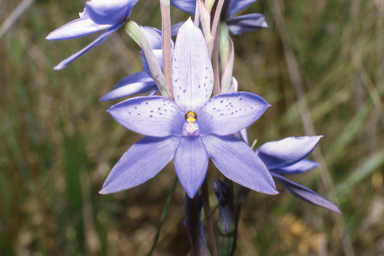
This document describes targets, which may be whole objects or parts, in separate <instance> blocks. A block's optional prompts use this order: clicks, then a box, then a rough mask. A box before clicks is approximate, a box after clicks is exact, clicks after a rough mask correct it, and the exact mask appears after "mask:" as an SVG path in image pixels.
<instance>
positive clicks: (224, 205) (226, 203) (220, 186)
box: [213, 180, 236, 256]
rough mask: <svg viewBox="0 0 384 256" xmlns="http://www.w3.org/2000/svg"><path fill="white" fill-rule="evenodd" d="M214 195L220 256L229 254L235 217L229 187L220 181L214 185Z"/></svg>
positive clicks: (233, 234)
mask: <svg viewBox="0 0 384 256" xmlns="http://www.w3.org/2000/svg"><path fill="white" fill-rule="evenodd" d="M213 186H214V189H215V195H216V198H217V202H218V206H219V218H218V221H217V225H218V228H219V252H220V256H227V255H230V254H231V251H232V248H233V242H234V240H235V229H236V224H235V216H234V210H233V209H234V208H233V193H232V190H231V188H230V187H229V185H228V184H227V183H226V182H224V181H221V180H217V181H216V182H215V183H214V185H213Z"/></svg>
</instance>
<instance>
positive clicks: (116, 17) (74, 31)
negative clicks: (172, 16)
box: [46, 0, 138, 70]
mask: <svg viewBox="0 0 384 256" xmlns="http://www.w3.org/2000/svg"><path fill="white" fill-rule="evenodd" d="M137 2H138V0H92V1H88V2H87V3H86V5H85V8H84V12H82V13H80V19H76V20H73V21H71V22H69V23H67V24H65V25H64V26H61V27H60V28H58V29H56V30H54V31H53V32H51V33H50V34H49V35H48V36H47V37H46V39H47V40H67V39H73V38H78V37H82V36H86V35H89V34H91V33H95V32H99V31H102V30H106V31H105V32H104V33H102V34H101V35H100V36H99V37H98V38H96V39H95V40H94V41H93V42H92V43H90V44H89V45H88V46H86V47H85V48H84V49H82V50H80V51H78V52H77V53H75V54H73V55H72V56H70V57H69V58H67V59H65V60H63V61H62V62H60V63H59V64H58V65H57V66H56V67H54V69H55V70H60V69H63V68H65V67H66V66H67V65H68V64H70V63H71V62H73V61H74V60H76V59H78V58H79V57H80V56H82V55H83V54H85V53H86V52H88V51H89V50H90V49H92V48H93V47H95V46H97V45H99V44H101V43H103V42H104V41H105V40H106V39H107V38H108V37H109V35H110V34H112V33H113V32H114V31H116V30H118V29H119V28H120V27H121V26H123V25H124V23H125V22H126V21H127V20H128V17H129V16H130V15H131V12H132V8H133V6H135V4H136V3H137Z"/></svg>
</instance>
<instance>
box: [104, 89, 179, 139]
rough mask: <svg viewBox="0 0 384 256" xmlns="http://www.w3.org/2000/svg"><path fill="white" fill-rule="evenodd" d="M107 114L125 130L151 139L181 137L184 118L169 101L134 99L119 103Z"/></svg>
mask: <svg viewBox="0 0 384 256" xmlns="http://www.w3.org/2000/svg"><path fill="white" fill-rule="evenodd" d="M108 112H109V113H110V114H111V115H112V116H113V118H115V119H116V121H118V122H119V123H120V124H122V125H123V126H125V127H126V128H128V129H130V130H132V131H134V132H137V133H140V134H143V135H147V136H153V137H166V136H170V135H175V136H182V128H183V124H184V116H183V115H182V114H181V113H180V110H179V109H178V107H177V106H176V105H175V103H174V102H173V101H171V100H170V99H167V98H164V97H159V96H153V97H135V98H132V99H128V100H125V101H123V102H120V103H118V104H116V105H114V106H112V107H111V108H110V109H108Z"/></svg>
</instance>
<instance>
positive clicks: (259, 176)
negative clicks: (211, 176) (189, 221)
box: [100, 20, 277, 198]
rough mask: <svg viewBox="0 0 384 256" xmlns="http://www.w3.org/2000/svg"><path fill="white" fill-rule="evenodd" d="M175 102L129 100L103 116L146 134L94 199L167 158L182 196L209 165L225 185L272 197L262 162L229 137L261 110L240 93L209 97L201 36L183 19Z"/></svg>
mask: <svg viewBox="0 0 384 256" xmlns="http://www.w3.org/2000/svg"><path fill="white" fill-rule="evenodd" d="M172 79H173V92H174V95H175V102H173V101H172V100H170V99H168V98H164V97H160V96H154V97H136V98H131V99H128V100H125V101H123V102H121V103H118V104H116V105H114V106H112V107H111V108H110V109H109V110H108V112H109V113H110V114H111V115H112V116H113V117H114V118H115V119H116V120H117V121H118V122H119V123H120V124H122V125H123V126H125V127H126V128H128V129H130V130H132V131H134V132H137V133H140V134H143V135H146V137H144V138H142V139H141V140H139V141H138V142H137V143H135V144H134V145H133V146H132V147H131V148H130V149H129V150H128V151H127V152H126V153H125V154H124V155H123V156H122V158H121V159H120V160H119V162H118V163H117V164H116V165H115V166H114V167H113V169H112V171H111V173H110V174H109V176H108V177H107V180H106V181H105V183H104V186H103V188H102V190H101V191H100V193H101V194H108V193H113V192H118V191H122V190H125V189H128V188H132V187H135V186H137V185H139V184H142V183H143V182H145V181H147V180H149V179H151V178H152V177H154V176H155V175H156V174H157V173H158V172H160V171H161V169H163V168H164V167H165V166H166V165H167V164H168V162H170V161H171V160H172V158H174V165H175V169H176V173H177V176H178V178H179V181H180V183H181V185H182V186H183V188H184V190H185V191H186V193H187V194H188V196H189V197H191V198H193V197H194V196H195V194H196V193H197V191H198V189H199V188H200V186H201V184H202V182H203V180H204V178H205V176H206V173H207V169H208V161H209V158H211V159H212V160H213V162H214V163H215V164H216V166H217V167H218V169H219V170H220V171H221V172H222V173H223V174H224V175H225V176H226V177H228V178H229V179H231V180H233V181H235V182H237V183H239V184H241V185H243V186H245V187H248V188H250V189H253V190H256V191H259V192H262V193H267V194H276V193H277V191H276V189H275V184H274V182H273V179H272V177H271V175H270V173H269V171H268V169H267V168H266V167H265V165H264V164H263V162H262V161H261V160H260V159H259V157H257V155H255V154H254V152H253V151H252V150H251V149H250V148H249V147H248V146H247V145H246V144H245V143H244V142H242V141H240V140H238V139H236V138H235V137H234V136H232V134H233V133H235V132H237V131H240V130H241V129H243V128H245V127H247V126H249V125H250V124H252V123H253V122H255V121H256V120H257V119H258V118H259V117H260V116H261V115H262V114H263V113H264V112H265V110H266V109H267V108H268V106H269V105H268V103H267V102H266V101H265V100H264V99H263V98H261V97H259V96H257V95H255V94H251V93H247V92H238V93H229V94H220V95H217V96H215V97H213V98H211V99H209V97H210V95H211V92H212V82H213V81H212V80H213V74H212V66H211V62H210V58H209V56H208V50H207V47H206V44H205V40H204V37H203V35H202V33H201V31H200V30H199V29H198V28H196V27H195V26H194V25H193V23H192V22H191V21H190V20H188V21H187V22H186V23H185V24H184V25H183V26H182V27H181V28H180V32H179V34H178V37H177V41H176V46H175V51H174V55H173V58H172Z"/></svg>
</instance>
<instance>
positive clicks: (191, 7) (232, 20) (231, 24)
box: [171, 0, 268, 35]
mask: <svg viewBox="0 0 384 256" xmlns="http://www.w3.org/2000/svg"><path fill="white" fill-rule="evenodd" d="M256 1H257V0H225V1H224V5H223V9H222V11H221V19H222V20H225V21H226V23H227V26H228V30H229V31H231V32H232V33H233V34H234V35H239V34H242V33H245V32H250V31H253V30H256V29H260V28H267V27H268V25H267V23H266V21H265V17H264V15H262V14H260V13H252V14H246V15H241V16H238V17H232V16H233V15H235V14H236V13H237V12H239V11H240V10H242V9H244V8H245V7H247V6H248V5H250V4H252V3H254V2H256ZM171 4H172V5H174V6H175V7H177V8H178V9H180V10H182V11H185V12H188V13H190V14H195V9H196V1H195V0H171ZM176 29H177V27H175V30H176ZM173 33H175V31H174V32H173Z"/></svg>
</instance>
